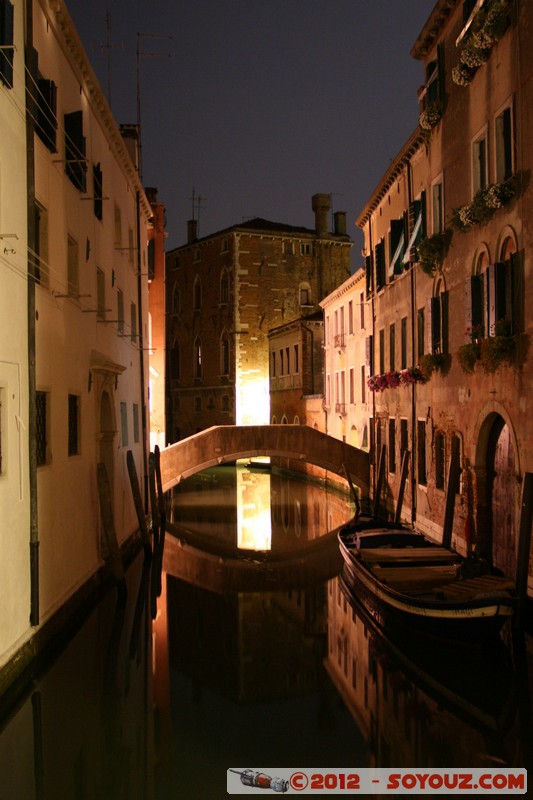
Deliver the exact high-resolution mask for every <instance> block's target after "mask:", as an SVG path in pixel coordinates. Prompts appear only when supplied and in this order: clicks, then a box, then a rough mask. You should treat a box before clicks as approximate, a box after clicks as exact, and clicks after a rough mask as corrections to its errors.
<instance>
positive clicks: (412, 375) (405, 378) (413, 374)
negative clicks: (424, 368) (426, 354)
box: [400, 367, 426, 386]
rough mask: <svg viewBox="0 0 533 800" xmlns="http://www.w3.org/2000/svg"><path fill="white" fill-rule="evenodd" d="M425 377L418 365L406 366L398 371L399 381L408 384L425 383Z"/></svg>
mask: <svg viewBox="0 0 533 800" xmlns="http://www.w3.org/2000/svg"><path fill="white" fill-rule="evenodd" d="M425 382H426V379H425V378H424V376H423V375H422V372H421V370H420V368H419V367H407V369H403V370H402V371H401V372H400V383H401V384H402V385H404V386H405V385H409V384H412V383H425Z"/></svg>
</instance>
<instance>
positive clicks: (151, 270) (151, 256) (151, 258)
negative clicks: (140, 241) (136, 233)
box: [147, 239, 155, 281]
mask: <svg viewBox="0 0 533 800" xmlns="http://www.w3.org/2000/svg"><path fill="white" fill-rule="evenodd" d="M147 252H148V280H149V281H153V279H154V278H155V239H150V240H149V242H148V248H147Z"/></svg>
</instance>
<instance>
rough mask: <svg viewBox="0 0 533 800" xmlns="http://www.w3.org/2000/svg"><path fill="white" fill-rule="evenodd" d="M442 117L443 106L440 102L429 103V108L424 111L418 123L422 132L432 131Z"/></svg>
mask: <svg viewBox="0 0 533 800" xmlns="http://www.w3.org/2000/svg"><path fill="white" fill-rule="evenodd" d="M441 117H442V106H441V104H440V103H439V102H438V101H436V100H435V101H433V102H432V103H429V105H428V106H426V108H425V109H424V110H423V111H422V113H421V114H420V117H419V119H418V123H419V125H420V127H421V128H422V130H424V131H430V130H431V129H432V128H434V127H435V125H436V124H437V122H438V121H439V120H440V119H441Z"/></svg>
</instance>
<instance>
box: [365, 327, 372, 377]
mask: <svg viewBox="0 0 533 800" xmlns="http://www.w3.org/2000/svg"><path fill="white" fill-rule="evenodd" d="M373 339H374V337H373V336H367V337H366V338H365V366H366V370H367V377H368V378H369V377H370V376H371V375H373V374H374V343H373Z"/></svg>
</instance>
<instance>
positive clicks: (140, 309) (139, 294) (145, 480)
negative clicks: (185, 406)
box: [135, 191, 148, 514]
mask: <svg viewBox="0 0 533 800" xmlns="http://www.w3.org/2000/svg"><path fill="white" fill-rule="evenodd" d="M135 211H136V216H137V221H136V222H137V306H138V315H139V323H138V327H139V369H140V371H141V420H142V444H143V485H144V511H145V514H147V513H148V450H147V447H146V440H147V436H148V427H147V422H146V398H145V380H144V334H143V304H142V275H141V267H142V259H141V195H140V192H138V191H137V192H136V193H135Z"/></svg>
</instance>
